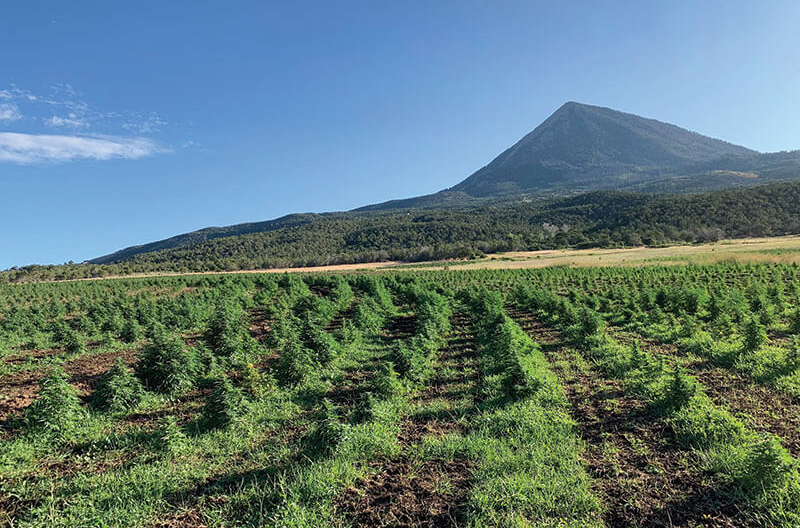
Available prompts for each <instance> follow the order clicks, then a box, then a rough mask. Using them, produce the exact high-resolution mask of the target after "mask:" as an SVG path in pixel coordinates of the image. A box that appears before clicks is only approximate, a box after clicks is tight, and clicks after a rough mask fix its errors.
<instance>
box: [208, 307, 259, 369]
mask: <svg viewBox="0 0 800 528" xmlns="http://www.w3.org/2000/svg"><path fill="white" fill-rule="evenodd" d="M246 337H248V332H247V323H246V320H245V313H244V310H242V307H241V306H240V305H239V304H238V303H235V302H233V301H223V302H220V303H219V304H218V305H217V307H216V309H215V312H214V317H212V319H211V322H210V323H209V327H208V331H207V332H206V334H205V340H206V342H207V343H208V346H210V347H211V350H213V351H214V353H215V354H217V355H219V356H225V357H230V356H231V355H233V354H235V353H236V352H238V351H239V350H241V349H242V346H243V344H244V340H245V338H246Z"/></svg>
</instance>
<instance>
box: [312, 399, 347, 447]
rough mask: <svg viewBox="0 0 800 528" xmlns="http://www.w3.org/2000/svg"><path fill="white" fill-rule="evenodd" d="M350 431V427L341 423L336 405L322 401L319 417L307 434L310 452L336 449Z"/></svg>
mask: <svg viewBox="0 0 800 528" xmlns="http://www.w3.org/2000/svg"><path fill="white" fill-rule="evenodd" d="M349 432H350V427H349V426H348V425H347V424H344V423H342V421H341V418H340V417H339V415H338V413H337V412H336V407H335V406H334V405H333V404H332V403H331V402H330V401H329V400H324V401H323V402H322V410H321V418H320V420H319V422H318V423H317V426H316V427H315V428H314V430H313V431H312V432H311V434H310V435H309V438H308V441H309V444H310V447H311V452H312V453H330V452H332V451H333V450H335V449H336V446H338V445H339V444H340V443H341V442H342V441H343V440H344V439H345V438H346V437H347V435H348V433H349Z"/></svg>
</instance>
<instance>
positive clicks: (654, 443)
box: [0, 241, 800, 527]
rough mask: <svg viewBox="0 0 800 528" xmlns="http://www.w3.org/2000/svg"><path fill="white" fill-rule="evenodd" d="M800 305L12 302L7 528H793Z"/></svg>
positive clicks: (761, 299) (219, 289) (161, 281)
mask: <svg viewBox="0 0 800 528" xmlns="http://www.w3.org/2000/svg"><path fill="white" fill-rule="evenodd" d="M766 243H767V242H760V243H759V244H762V245H763V244H766ZM787 243H788V241H787ZM743 245H744V244H740V246H743ZM716 247H717V248H723V247H726V246H725V245H719V246H716ZM753 247H755V248H756V249H757V250H759V251H761V250H771V249H777V248H774V247H762V246H752V247H751V249H752V248H753ZM648 251H651V252H658V251H659V250H648ZM715 252H716V251H715ZM594 253H595V254H602V255H604V256H605V255H612V254H614V253H612V252H602V253H600V252H597V251H595V252H594ZM517 258H518V256H517ZM650 258H656V257H654V256H651V257H650ZM504 262H509V261H504ZM510 262H515V261H510ZM799 307H800V270H799V269H798V267H797V266H796V265H794V264H735V263H722V264H716V265H710V266H669V267H666V266H648V267H630V268H610V267H609V268H582V269H571V268H566V267H552V268H548V269H540V270H451V271H428V270H423V269H417V270H414V269H408V270H405V271H403V272H402V273H399V272H398V273H387V272H385V271H384V272H381V273H372V274H358V275H329V274H304V275H292V274H281V275H270V274H249V275H247V274H231V275H202V276H181V277H159V278H140V279H124V280H104V281H82V282H69V283H43V284H28V285H5V286H2V287H1V288H0V309H1V310H2V314H3V315H2V318H0V358H1V359H0V361H2V363H0V395H1V396H0V398H1V399H0V419H1V420H2V449H0V523H2V524H3V525H7V526H92V525H108V526H112V525H113V526H204V525H205V526H334V527H338V526H365V527H366V526H476V527H477V526H662V525H663V526H668V525H670V523H673V524H674V525H675V526H700V525H702V526H709V525H718V526H795V525H797V523H798V522H800V475H798V470H797V464H796V458H795V457H796V456H797V455H798V453H800V400H798V398H800V341H799V340H798V333H800V310H799V309H798V308H799Z"/></svg>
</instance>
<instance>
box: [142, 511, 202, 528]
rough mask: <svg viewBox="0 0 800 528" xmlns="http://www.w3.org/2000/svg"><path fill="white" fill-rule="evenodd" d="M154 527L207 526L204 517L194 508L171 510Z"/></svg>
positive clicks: (191, 527)
mask: <svg viewBox="0 0 800 528" xmlns="http://www.w3.org/2000/svg"><path fill="white" fill-rule="evenodd" d="M152 526H153V528H205V527H206V526H207V525H206V523H205V522H204V517H203V516H202V515H201V514H200V513H199V512H198V511H196V510H194V509H191V508H190V509H188V510H181V511H175V512H170V513H169V514H167V515H165V516H164V517H162V518H161V519H159V520H158V521H156V522H155V523H154V524H153V525H152Z"/></svg>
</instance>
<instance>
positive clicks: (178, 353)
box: [136, 330, 197, 395]
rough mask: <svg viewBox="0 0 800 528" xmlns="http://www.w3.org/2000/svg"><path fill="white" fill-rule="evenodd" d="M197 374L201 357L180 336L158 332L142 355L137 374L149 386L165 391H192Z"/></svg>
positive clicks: (175, 392)
mask: <svg viewBox="0 0 800 528" xmlns="http://www.w3.org/2000/svg"><path fill="white" fill-rule="evenodd" d="M196 374H197V358H196V356H195V354H194V353H193V351H191V350H188V349H187V348H186V347H185V346H184V344H183V341H182V340H181V339H180V337H178V336H174V335H170V334H169V333H167V332H166V331H163V330H162V331H157V332H156V333H155V335H154V336H153V339H152V342H151V343H150V344H149V345H148V346H146V347H145V348H144V349H143V350H142V352H141V353H140V354H139V362H138V363H137V364H136V375H137V376H138V377H139V379H140V380H142V383H144V385H145V387H147V388H148V389H151V390H154V391H157V392H161V393H164V394H170V395H174V394H178V393H181V392H185V391H187V390H189V389H190V388H191V387H192V385H193V384H194V381H195V376H196Z"/></svg>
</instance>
